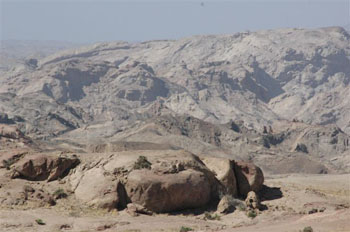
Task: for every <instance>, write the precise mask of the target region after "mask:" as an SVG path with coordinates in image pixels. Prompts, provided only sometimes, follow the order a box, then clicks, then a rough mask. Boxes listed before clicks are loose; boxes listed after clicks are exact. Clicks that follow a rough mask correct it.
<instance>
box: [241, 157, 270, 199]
mask: <svg viewBox="0 0 350 232" xmlns="http://www.w3.org/2000/svg"><path fill="white" fill-rule="evenodd" d="M235 175H236V179H237V187H238V193H239V194H240V195H241V196H243V197H246V196H247V194H248V192H250V191H254V192H258V191H259V190H260V189H261V187H262V185H263V183H264V175H263V172H262V171H261V169H260V168H259V167H257V166H255V165H254V164H253V163H250V162H244V161H237V162H236V164H235Z"/></svg>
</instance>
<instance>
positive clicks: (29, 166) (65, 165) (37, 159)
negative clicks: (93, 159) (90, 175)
mask: <svg viewBox="0 0 350 232" xmlns="http://www.w3.org/2000/svg"><path fill="white" fill-rule="evenodd" d="M77 164H79V159H78V158H76V157H70V158H68V157H61V156H49V155H43V154H35V155H28V156H25V157H24V158H22V159H21V160H20V161H18V162H17V163H16V165H15V168H14V173H13V175H12V178H23V179H28V180H48V181H52V180H56V179H58V178H59V177H62V176H64V175H65V174H66V173H67V171H69V170H70V169H71V168H74V167H75V166H76V165H77Z"/></svg>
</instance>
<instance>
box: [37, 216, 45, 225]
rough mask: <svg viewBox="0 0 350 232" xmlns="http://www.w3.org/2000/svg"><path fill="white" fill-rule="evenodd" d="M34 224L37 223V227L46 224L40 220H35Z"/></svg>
mask: <svg viewBox="0 0 350 232" xmlns="http://www.w3.org/2000/svg"><path fill="white" fill-rule="evenodd" d="M35 222H36V223H38V225H45V224H46V223H45V222H44V221H43V220H42V219H40V218H38V219H36V220H35Z"/></svg>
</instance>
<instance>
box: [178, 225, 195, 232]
mask: <svg viewBox="0 0 350 232" xmlns="http://www.w3.org/2000/svg"><path fill="white" fill-rule="evenodd" d="M193 230H194V229H192V228H190V227H185V226H182V227H181V229H180V232H188V231H193Z"/></svg>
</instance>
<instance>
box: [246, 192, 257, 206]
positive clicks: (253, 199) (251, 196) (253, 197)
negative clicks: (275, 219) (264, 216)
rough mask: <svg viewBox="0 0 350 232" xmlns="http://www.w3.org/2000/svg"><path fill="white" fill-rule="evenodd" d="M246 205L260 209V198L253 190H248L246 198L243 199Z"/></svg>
mask: <svg viewBox="0 0 350 232" xmlns="http://www.w3.org/2000/svg"><path fill="white" fill-rule="evenodd" d="M245 203H246V206H247V207H248V208H250V209H260V207H261V205H260V198H259V196H258V195H257V194H256V193H255V192H254V191H250V192H249V193H248V194H247V198H246V199H245Z"/></svg>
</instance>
